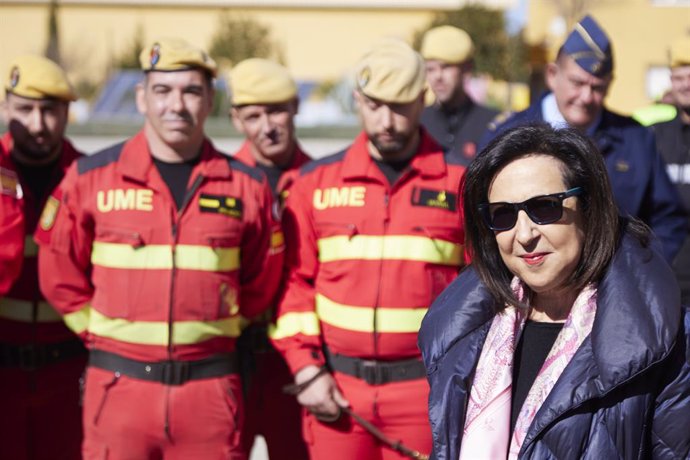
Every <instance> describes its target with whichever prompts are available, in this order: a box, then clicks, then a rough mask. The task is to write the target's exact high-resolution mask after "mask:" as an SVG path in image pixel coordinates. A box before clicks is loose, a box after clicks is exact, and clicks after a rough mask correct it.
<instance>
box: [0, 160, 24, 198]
mask: <svg viewBox="0 0 690 460" xmlns="http://www.w3.org/2000/svg"><path fill="white" fill-rule="evenodd" d="M0 193H2V194H3V195H9V196H12V197H15V198H17V199H20V198H22V197H23V196H24V193H23V192H22V186H21V184H20V183H19V176H17V173H16V172H15V171H12V170H11V169H7V168H2V167H0Z"/></svg>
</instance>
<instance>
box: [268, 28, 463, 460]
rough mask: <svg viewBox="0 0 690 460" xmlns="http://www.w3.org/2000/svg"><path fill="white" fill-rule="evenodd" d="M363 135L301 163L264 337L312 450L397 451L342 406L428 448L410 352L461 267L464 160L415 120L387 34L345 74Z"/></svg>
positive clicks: (399, 57)
mask: <svg viewBox="0 0 690 460" xmlns="http://www.w3.org/2000/svg"><path fill="white" fill-rule="evenodd" d="M355 79H356V89H355V90H354V98H355V101H356V104H357V108H358V112H359V116H360V120H361V123H362V127H363V131H362V133H360V135H359V136H358V137H357V138H356V139H355V141H354V143H353V144H352V145H351V146H350V147H349V148H347V149H346V150H344V151H342V152H340V153H337V154H335V155H332V156H329V157H326V158H323V159H320V160H317V161H314V162H312V163H309V164H308V165H306V166H304V167H303V168H302V169H301V170H300V177H299V178H298V179H297V180H296V181H295V184H294V185H293V187H292V188H291V190H290V195H289V196H288V199H287V202H286V207H285V210H284V211H283V228H284V231H285V237H286V248H287V257H286V260H287V281H286V291H285V293H284V295H283V296H282V298H281V302H280V303H279V307H278V315H277V322H276V325H275V328H272V330H271V339H272V340H273V343H274V344H275V346H276V348H277V349H278V350H279V351H280V352H281V353H282V354H283V356H284V357H285V359H286V361H287V363H288V366H289V367H290V369H291V370H292V372H293V374H294V376H295V385H296V387H297V388H298V389H299V390H300V391H299V393H298V395H297V400H298V402H299V403H300V404H302V405H303V406H304V407H305V408H306V409H307V411H304V418H303V435H304V438H305V440H306V442H307V446H308V447H309V451H310V456H311V458H313V459H352V458H381V457H382V456H383V458H396V457H395V456H396V455H397V454H396V453H395V452H388V451H386V447H384V446H383V445H382V444H380V443H379V442H378V441H377V440H376V439H375V438H374V436H372V435H371V434H370V433H369V432H367V431H366V430H365V429H364V428H363V427H362V426H360V425H359V424H357V423H356V422H355V420H354V419H353V418H352V417H351V416H349V415H346V414H342V413H341V409H342V408H343V407H348V406H349V407H350V408H351V410H352V411H353V412H355V413H357V414H358V415H360V416H362V417H363V418H364V419H365V420H367V421H368V422H370V423H372V424H373V425H375V426H376V427H377V428H379V429H380V430H381V431H382V432H383V433H384V434H385V435H386V436H388V437H389V438H391V439H393V440H402V442H403V443H404V444H406V445H407V446H408V447H410V448H411V449H413V450H417V451H420V452H429V451H430V450H431V438H430V429H429V425H428V417H427V404H426V402H427V396H428V391H429V388H428V385H427V381H426V378H425V376H426V373H425V370H424V366H423V365H422V363H421V361H420V354H419V350H418V349H417V331H418V329H419V325H420V323H421V320H422V317H423V316H424V314H425V312H426V309H427V307H428V306H429V305H430V304H431V302H432V301H433V300H434V298H435V297H436V296H437V295H438V294H439V293H440V292H441V291H442V290H443V289H444V288H445V287H446V285H447V284H448V283H449V282H450V281H451V280H452V279H453V278H454V277H455V276H456V274H457V273H458V270H459V269H460V267H461V266H462V265H463V254H462V243H463V222H462V218H461V216H460V213H459V212H458V210H459V203H458V200H457V188H458V184H459V182H460V178H461V177H462V174H463V172H464V170H465V168H464V167H463V166H462V165H460V164H459V160H458V159H457V158H456V157H455V156H454V155H451V154H448V153H444V152H443V150H442V149H441V147H440V146H439V145H438V144H437V143H436V142H435V141H434V140H433V139H432V138H431V137H430V136H429V135H428V134H427V133H426V131H425V130H424V128H422V127H421V126H420V124H419V117H420V115H421V112H422V110H423V109H424V61H423V59H422V57H421V56H420V55H419V54H418V53H416V52H415V51H413V50H412V49H411V48H410V47H409V46H408V45H407V44H405V43H404V42H402V41H399V40H394V39H387V40H384V41H381V42H380V43H378V44H377V45H376V46H374V47H373V48H372V49H371V50H370V51H369V52H367V53H366V54H365V55H364V56H363V57H362V58H361V60H360V61H359V63H358V64H357V67H356V70H355Z"/></svg>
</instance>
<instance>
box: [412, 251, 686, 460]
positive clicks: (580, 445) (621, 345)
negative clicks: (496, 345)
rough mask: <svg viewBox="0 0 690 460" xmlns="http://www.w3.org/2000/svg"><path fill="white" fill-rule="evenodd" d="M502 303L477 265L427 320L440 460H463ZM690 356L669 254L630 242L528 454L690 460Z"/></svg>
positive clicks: (424, 335)
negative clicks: (485, 351)
mask: <svg viewBox="0 0 690 460" xmlns="http://www.w3.org/2000/svg"><path fill="white" fill-rule="evenodd" d="M493 306H494V305H493V300H492V298H491V296H490V295H489V292H488V291H487V289H486V287H485V286H484V285H483V284H482V283H481V281H480V280H479V278H478V276H477V274H476V272H475V271H474V270H472V268H471V267H470V268H468V269H466V270H465V271H464V272H463V273H462V274H461V275H460V276H459V277H458V278H457V279H456V280H455V281H454V282H453V283H452V284H451V285H450V286H449V287H448V288H447V289H446V290H445V291H444V292H443V293H442V294H441V295H440V296H439V297H438V299H437V300H436V302H434V304H433V305H432V307H431V308H430V309H429V312H428V313H427V315H426V317H425V318H424V321H423V323H422V327H421V330H420V332H419V347H420V349H421V351H422V355H423V358H424V362H425V364H426V367H427V373H428V379H429V383H430V385H431V393H430V395H429V418H430V420H431V427H432V431H433V438H434V446H433V448H434V450H433V458H436V459H438V460H441V459H443V460H446V459H448V460H456V459H457V458H458V455H459V451H460V444H461V442H462V431H463V425H464V420H465V407H466V404H467V398H468V395H469V392H470V387H471V384H472V374H473V371H474V368H475V366H476V364H477V361H478V360H479V354H480V352H481V348H482V346H483V344H484V340H485V338H486V334H487V332H488V330H489V327H490V325H491V320H492V318H493V313H492V312H493ZM689 350H690V314H687V313H685V310H684V309H682V308H681V307H680V301H679V291H678V286H677V284H676V282H675V280H674V278H673V273H672V272H671V270H670V268H669V267H668V265H667V264H666V263H665V262H664V261H663V258H662V257H661V256H660V255H658V254H657V253H655V252H653V251H652V250H649V249H644V248H642V247H641V246H640V245H639V243H637V241H635V240H633V239H632V238H630V237H625V238H624V240H623V242H622V244H621V247H620V248H619V250H618V251H617V253H616V255H615V257H614V259H613V260H612V262H611V264H610V266H609V268H608V270H607V273H606V274H605V276H604V278H603V279H602V280H601V282H600V283H599V287H598V298H597V313H596V317H595V320H594V325H593V329H592V333H591V334H590V335H589V336H588V337H587V338H586V339H585V341H584V342H583V343H582V345H581V347H580V348H579V349H578V350H577V352H576V353H575V355H574V356H573V359H572V361H571V362H570V363H569V364H568V366H567V367H566V368H565V370H564V371H563V373H562V374H561V376H560V378H559V380H558V381H557V382H556V384H555V386H554V388H553V389H552V391H551V393H550V394H549V395H548V397H547V398H546V400H545V401H544V404H543V406H542V407H541V409H539V411H538V412H537V414H536V416H535V418H534V420H533V422H532V425H531V426H530V428H529V430H528V433H527V436H526V438H525V442H524V443H523V445H522V449H521V450H520V454H519V457H520V458H525V459H527V458H533V459H559V460H566V459H613V458H616V459H619V458H620V459H643V458H644V459H646V458H663V459H687V458H690V351H689Z"/></svg>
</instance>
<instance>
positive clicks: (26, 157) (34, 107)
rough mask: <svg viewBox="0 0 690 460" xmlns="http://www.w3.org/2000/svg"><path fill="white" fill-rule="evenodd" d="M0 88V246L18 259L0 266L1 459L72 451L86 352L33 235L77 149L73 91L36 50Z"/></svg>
mask: <svg viewBox="0 0 690 460" xmlns="http://www.w3.org/2000/svg"><path fill="white" fill-rule="evenodd" d="M5 95H6V97H5V101H4V102H3V105H2V114H3V118H4V120H5V123H6V124H7V126H8V132H7V133H5V135H4V136H3V137H2V139H0V145H1V146H2V148H1V149H0V150H1V151H2V152H3V153H1V154H0V178H1V179H2V195H3V196H2V198H1V200H2V202H3V204H2V207H1V208H0V221H1V222H2V224H1V225H2V226H3V228H2V229H1V230H0V233H2V243H1V245H2V247H3V248H2V249H0V251H1V252H3V253H6V252H7V251H15V252H16V253H17V254H19V255H20V256H21V257H22V258H23V260H21V259H20V262H21V272H19V276H18V278H16V279H14V275H13V270H11V269H10V270H8V271H5V270H2V272H0V296H2V297H0V407H2V408H3V409H2V411H3V415H2V417H0V458H8V459H9V458H11V459H17V460H22V459H78V458H80V455H79V446H80V443H81V413H80V409H79V377H80V376H81V373H82V371H83V369H84V364H85V363H86V350H85V349H84V347H83V346H82V344H81V341H80V340H79V339H78V337H76V336H75V335H74V333H72V332H71V331H70V330H69V329H68V328H67V327H66V326H65V324H64V323H63V321H62V318H61V317H60V315H59V314H58V313H57V312H56V311H55V310H54V309H53V307H52V306H51V305H50V304H49V303H48V302H46V300H45V299H44V297H43V296H42V295H41V292H40V290H39V286H38V270H37V252H38V249H37V247H36V244H35V243H34V240H33V235H34V232H35V231H37V229H39V231H40V227H43V226H47V225H50V222H49V221H44V220H43V219H40V218H39V217H40V215H41V210H42V209H43V207H44V205H46V203H47V206H48V207H51V206H53V205H54V204H53V203H52V202H51V200H50V199H49V196H50V194H51V192H52V191H53V189H55V187H56V186H57V185H58V184H59V183H60V181H61V180H62V178H63V176H64V174H65V171H66V170H67V168H68V166H69V165H70V164H71V163H72V162H73V161H74V160H75V159H76V158H78V157H80V156H81V154H80V153H79V152H77V151H76V150H75V149H74V147H73V146H72V144H71V143H70V142H69V141H68V140H67V139H66V138H65V128H66V126H67V122H68V112H69V104H70V102H71V101H74V100H75V99H76V96H75V93H74V91H73V89H72V87H71V85H70V84H69V81H68V80H67V77H66V75H65V73H64V72H63V70H62V69H61V68H60V67H59V66H58V65H57V64H55V63H54V62H53V61H50V60H49V59H46V58H44V57H39V56H21V57H18V58H16V59H15V60H14V61H13V62H12V63H11V64H10V70H9V72H8V74H7V78H6V80H5ZM8 199H9V200H12V201H11V202H10V201H8ZM12 214H14V215H15V217H14V218H13V219H10V220H11V222H7V220H8V216H9V215H12ZM12 266H13V267H14V268H18V265H17V264H12ZM14 273H15V274H16V272H14ZM7 288H9V291H8V290H7ZM5 291H7V292H6V294H5ZM3 294H4V295H3ZM56 414H59V417H60V422H59V423H55V419H54V417H55V416H56Z"/></svg>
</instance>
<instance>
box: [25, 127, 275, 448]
mask: <svg viewBox="0 0 690 460" xmlns="http://www.w3.org/2000/svg"><path fill="white" fill-rule="evenodd" d="M60 191H61V192H62V197H61V203H60V208H59V210H58V213H57V218H56V220H55V224H54V226H53V228H52V230H51V231H50V232H46V233H42V234H40V235H37V238H36V239H37V241H38V242H39V244H40V263H39V267H40V276H41V288H42V289H43V292H44V293H45V295H46V297H47V298H48V299H49V300H51V302H52V303H53V304H54V305H55V306H56V308H58V310H59V311H60V312H62V313H63V314H64V315H65V322H67V324H68V325H70V327H72V328H73V329H74V330H75V331H78V332H79V333H80V334H81V335H83V336H84V338H85V339H86V343H87V345H88V347H89V349H90V357H89V367H88V370H87V375H86V388H85V394H84V445H83V449H82V451H83V455H84V458H86V459H96V458H98V459H101V458H106V457H107V458H108V459H111V460H112V459H121V458H128V459H129V458H137V459H148V458H150V459H158V458H165V459H185V460H187V459H196V458H199V459H202V458H204V459H206V458H224V459H225V458H233V459H234V458H244V457H245V455H244V453H243V452H242V449H241V447H240V431H241V428H242V423H243V404H242V398H241V390H240V377H239V374H238V373H237V370H238V369H237V364H236V356H235V354H234V351H235V342H236V338H237V336H239V333H240V323H241V317H242V316H244V317H246V318H252V317H254V316H256V315H258V314H260V313H262V312H263V311H264V310H266V309H267V308H268V307H269V306H270V305H271V302H273V300H274V296H275V294H276V290H277V288H278V285H279V281H280V272H281V267H282V256H283V250H282V249H283V248H282V243H281V245H280V246H276V247H271V241H272V238H271V237H272V234H273V233H274V232H276V231H278V230H279V225H278V223H277V222H276V221H275V219H274V218H273V217H272V214H271V192H270V189H269V187H268V185H267V183H266V179H265V176H264V175H263V174H262V173H261V172H260V171H257V170H255V169H253V168H251V167H249V166H247V165H244V164H243V163H241V162H239V161H236V160H234V159H231V158H229V157H227V156H224V155H222V154H220V153H218V152H217V151H216V150H215V149H214V148H213V146H212V145H211V143H210V142H209V141H205V142H204V144H203V147H202V152H201V157H200V161H199V163H198V164H197V165H196V166H194V169H193V170H192V173H191V176H190V179H189V183H188V188H187V192H186V195H185V198H184V202H183V204H182V206H181V209H179V210H178V209H177V208H176V206H175V202H174V200H173V198H172V195H171V193H170V190H169V189H168V187H167V185H166V184H165V182H164V181H163V179H162V178H161V176H160V174H159V173H158V170H157V169H156V167H155V166H154V164H153V161H152V157H151V153H150V151H149V149H148V145H147V141H146V138H145V135H144V133H143V131H142V132H140V133H139V134H137V135H136V136H135V137H134V138H132V139H130V140H129V141H127V142H126V143H124V144H121V145H118V146H115V147H112V148H110V149H108V150H106V151H104V152H101V153H100V154H96V155H94V156H92V157H87V158H83V159H81V160H80V161H78V162H77V164H76V165H75V166H74V167H73V168H71V169H70V170H69V171H68V173H67V176H66V177H65V180H64V182H63V184H62V186H61V187H60ZM273 241H276V240H275V239H274V240H273Z"/></svg>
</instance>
